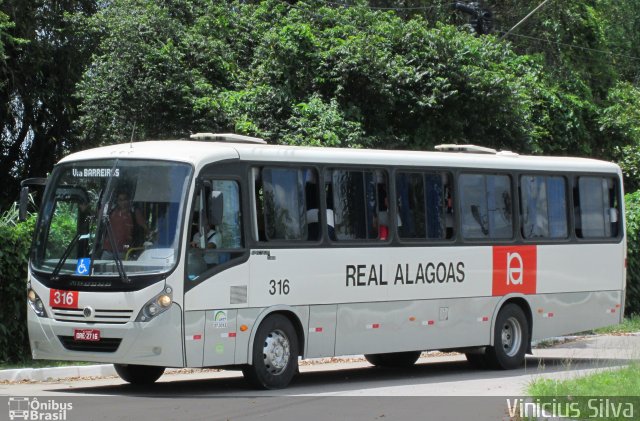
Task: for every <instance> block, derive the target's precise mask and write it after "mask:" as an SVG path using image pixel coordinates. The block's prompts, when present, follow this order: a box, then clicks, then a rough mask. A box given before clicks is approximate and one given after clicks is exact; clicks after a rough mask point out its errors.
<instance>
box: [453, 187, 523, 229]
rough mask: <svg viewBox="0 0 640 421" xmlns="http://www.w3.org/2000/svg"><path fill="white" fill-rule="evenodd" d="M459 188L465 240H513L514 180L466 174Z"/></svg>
mask: <svg viewBox="0 0 640 421" xmlns="http://www.w3.org/2000/svg"><path fill="white" fill-rule="evenodd" d="M459 185H460V189H459V190H460V211H461V218H462V235H463V237H464V238H465V239H507V238H512V236H513V224H512V200H511V181H510V177H509V176H507V175H489V174H462V175H460V178H459Z"/></svg>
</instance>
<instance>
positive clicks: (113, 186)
mask: <svg viewBox="0 0 640 421" xmlns="http://www.w3.org/2000/svg"><path fill="white" fill-rule="evenodd" d="M190 176H191V166H189V165H186V164H180V163H175V162H162V161H143V160H123V159H111V160H96V161H82V162H75V163H67V164H62V165H60V166H58V167H56V169H55V170H54V172H53V174H52V175H51V177H50V181H49V186H48V188H47V190H46V193H45V197H44V198H43V203H42V207H41V212H40V221H39V223H38V227H37V228H36V237H35V240H36V241H35V244H34V249H33V256H32V257H33V268H34V269H35V270H36V271H39V272H43V273H45V274H49V275H51V277H52V278H57V277H59V276H94V275H95V276H117V277H120V279H121V280H122V281H123V282H130V281H131V280H130V279H129V277H130V276H134V277H135V275H142V274H144V275H149V274H157V273H163V272H167V271H169V270H171V269H172V268H173V266H174V265H175V263H176V258H177V255H178V245H179V237H180V236H179V232H180V231H179V228H180V221H181V220H182V217H181V216H182V213H183V211H184V210H183V207H184V202H185V197H186V189H187V187H188V184H189V179H190Z"/></svg>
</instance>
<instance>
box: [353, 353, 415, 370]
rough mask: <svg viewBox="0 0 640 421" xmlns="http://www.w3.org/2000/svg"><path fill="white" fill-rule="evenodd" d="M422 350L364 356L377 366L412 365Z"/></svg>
mask: <svg viewBox="0 0 640 421" xmlns="http://www.w3.org/2000/svg"><path fill="white" fill-rule="evenodd" d="M420 354H421V352H420V351H409V352H391V353H388V354H366V355H365V356H364V358H365V359H366V360H367V361H369V363H370V364H373V365H375V366H376V367H411V366H412V365H414V364H415V363H416V361H418V358H420Z"/></svg>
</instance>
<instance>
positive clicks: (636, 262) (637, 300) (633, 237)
mask: <svg viewBox="0 0 640 421" xmlns="http://www.w3.org/2000/svg"><path fill="white" fill-rule="evenodd" d="M625 214H626V215H625V216H626V223H627V297H626V305H625V312H626V314H640V191H637V192H634V193H630V194H627V195H626V196H625Z"/></svg>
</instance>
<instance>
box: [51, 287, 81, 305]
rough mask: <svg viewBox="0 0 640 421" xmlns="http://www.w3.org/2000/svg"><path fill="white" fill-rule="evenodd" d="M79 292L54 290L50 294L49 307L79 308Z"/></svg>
mask: <svg viewBox="0 0 640 421" xmlns="http://www.w3.org/2000/svg"><path fill="white" fill-rule="evenodd" d="M78 295H79V293H78V291H63V290H61V289H52V290H50V292H49V305H50V306H51V307H57V308H78Z"/></svg>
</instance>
